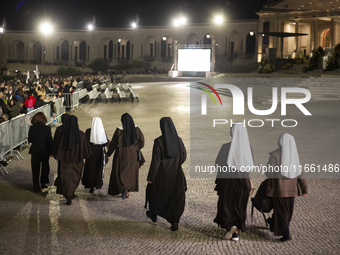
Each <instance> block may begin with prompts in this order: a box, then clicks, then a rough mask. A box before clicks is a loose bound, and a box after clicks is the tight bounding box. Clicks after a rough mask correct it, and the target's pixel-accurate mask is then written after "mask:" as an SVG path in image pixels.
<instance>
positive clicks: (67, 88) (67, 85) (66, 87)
mask: <svg viewBox="0 0 340 255" xmlns="http://www.w3.org/2000/svg"><path fill="white" fill-rule="evenodd" d="M70 90H71V86H70V82H69V81H67V80H65V81H64V87H63V93H70Z"/></svg>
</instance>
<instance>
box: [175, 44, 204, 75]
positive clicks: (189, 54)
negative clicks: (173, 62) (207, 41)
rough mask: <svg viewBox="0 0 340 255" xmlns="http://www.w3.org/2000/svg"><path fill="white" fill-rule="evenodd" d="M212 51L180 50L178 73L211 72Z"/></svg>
mask: <svg viewBox="0 0 340 255" xmlns="http://www.w3.org/2000/svg"><path fill="white" fill-rule="evenodd" d="M210 56H211V49H178V71H182V72H183V71H184V72H210V58H211V57H210Z"/></svg>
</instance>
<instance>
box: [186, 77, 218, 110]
mask: <svg viewBox="0 0 340 255" xmlns="http://www.w3.org/2000/svg"><path fill="white" fill-rule="evenodd" d="M196 83H199V84H202V85H203V86H206V87H207V88H208V89H210V90H211V91H212V92H213V93H214V94H215V95H216V96H217V98H218V100H219V101H220V104H221V106H222V100H221V98H220V95H219V94H218V93H217V92H216V90H215V89H214V88H213V87H211V86H210V85H208V84H205V83H203V82H196ZM188 87H190V88H195V89H200V90H203V91H204V92H206V93H207V94H208V95H209V96H210V97H211V98H212V100H214V103H215V105H217V103H216V100H215V98H214V96H213V95H212V94H211V92H210V91H209V90H207V89H205V88H201V87H198V86H193V85H188Z"/></svg>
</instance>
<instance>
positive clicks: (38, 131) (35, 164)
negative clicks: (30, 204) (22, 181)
mask: <svg viewBox="0 0 340 255" xmlns="http://www.w3.org/2000/svg"><path fill="white" fill-rule="evenodd" d="M31 123H32V126H31V127H30V129H29V132H28V142H29V143H31V147H30V150H29V154H31V168H32V177H33V190H34V192H39V191H40V190H41V188H42V189H45V188H47V185H46V183H49V178H48V175H49V173H50V164H49V157H50V156H51V153H52V147H53V140H52V136H51V127H50V126H47V125H46V123H47V118H46V116H45V114H43V113H42V112H38V113H36V114H35V115H34V116H33V118H32V120H31ZM39 175H40V184H41V186H40V185H39Z"/></svg>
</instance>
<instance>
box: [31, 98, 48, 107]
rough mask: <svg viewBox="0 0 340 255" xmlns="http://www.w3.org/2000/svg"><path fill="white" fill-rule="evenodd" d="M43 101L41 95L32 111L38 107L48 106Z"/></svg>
mask: <svg viewBox="0 0 340 255" xmlns="http://www.w3.org/2000/svg"><path fill="white" fill-rule="evenodd" d="M44 99H45V97H44V96H42V95H40V96H38V97H37V101H36V102H35V105H34V109H38V108H39V107H41V106H44V105H46V104H48V103H46V102H45V101H44Z"/></svg>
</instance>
